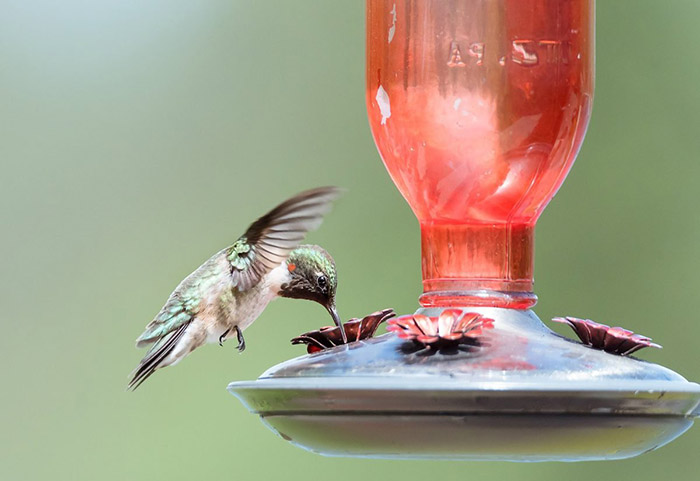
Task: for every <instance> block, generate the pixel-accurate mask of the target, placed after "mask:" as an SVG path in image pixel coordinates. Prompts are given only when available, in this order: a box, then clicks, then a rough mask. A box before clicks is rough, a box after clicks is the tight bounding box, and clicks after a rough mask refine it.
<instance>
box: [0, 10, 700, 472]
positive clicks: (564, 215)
mask: <svg viewBox="0 0 700 481" xmlns="http://www.w3.org/2000/svg"><path fill="white" fill-rule="evenodd" d="M698 18H700V3H699V2H697V1H693V0H687V1H681V0H676V1H672V2H660V1H651V0H615V1H602V2H600V3H599V5H598V24H597V25H598V26H597V58H598V60H597V91H596V101H595V109H594V114H593V118H592V121H591V125H590V129H589V132H588V136H587V140H586V142H585V143H584V146H583V150H582V152H581V155H580V157H579V159H578V161H577V163H576V164H575V166H574V168H573V170H572V172H571V174H570V175H569V177H568V180H567V181H566V183H565V184H564V186H563V188H562V189H561V191H560V193H559V194H558V195H557V197H556V198H555V200H554V202H552V204H551V205H550V207H549V208H548V209H547V210H546V211H545V213H544V215H543V217H542V219H541V221H540V224H539V228H538V233H537V271H536V274H537V293H538V295H539V296H540V299H541V301H540V303H539V305H538V308H537V311H538V313H539V314H540V316H541V317H542V318H543V319H547V318H550V317H552V316H553V315H562V314H569V315H577V316H588V317H591V318H593V319H596V320H599V321H610V322H614V323H620V324H622V325H624V326H627V327H630V328H632V329H634V330H635V331H638V332H642V333H644V334H648V335H650V336H652V337H654V338H655V340H657V341H659V342H660V343H662V344H663V345H664V347H665V349H664V350H661V351H657V350H648V351H646V352H644V353H643V356H642V357H644V358H646V359H649V360H651V361H653V362H658V363H661V364H663V365H666V366H668V367H670V368H672V369H675V370H677V371H678V372H680V373H681V374H683V375H685V376H686V377H687V378H689V379H693V380H696V381H697V380H700V363H698V360H699V356H698V349H697V346H698V336H699V335H700V326H699V325H698V322H697V316H696V311H697V310H696V306H695V302H697V301H696V300H697V297H698V296H697V293H698V290H699V289H700V278H699V277H698V276H697V272H698V270H699V269H700V256H698V254H697V246H698V244H699V243H700V212H698V209H697V206H698V200H699V199H700V192H699V190H698V178H699V176H700V163H698V162H697V157H698V152H700V132H698V127H699V126H700V89H699V88H698V85H699V84H700V81H699V79H700V49H698V45H700V29H698V28H697V19H698ZM363 76H364V5H363V2H361V1H350V0H345V1H339V0H338V1H328V0H313V1H312V0H296V1H293V2H292V1H286V0H274V1H273V0H269V1H268V0H265V1H252V0H246V1H244V0H221V1H200V2H193V1H184V0H178V1H175V0H167V1H166V0H150V1H142V0H120V1H113V0H109V1H107V0H102V1H99V2H93V1H88V0H85V1H75V0H65V1H62V2H54V1H25V0H17V1H8V0H2V1H0V101H1V104H0V126H1V130H0V132H1V135H2V141H1V142H0V162H2V164H1V165H2V169H1V170H0V172H1V175H2V188H0V199H1V201H0V211H1V214H0V222H1V229H2V231H1V232H2V235H1V236H0V252H2V268H1V269H0V292H1V293H2V299H3V302H2V308H1V312H2V314H1V315H0V318H1V319H2V328H3V335H2V336H0V348H1V350H2V383H3V389H2V396H1V397H0V416H1V418H0V419H1V420H2V423H1V425H0V426H1V427H0V429H1V432H2V434H1V435H0V443H1V446H0V453H1V454H0V459H1V460H0V479H3V480H10V479H31V480H33V479H53V480H74V479H86V480H94V479H98V480H124V479H133V480H137V479H139V480H140V479H173V480H179V479H183V480H184V479H212V480H213V479H255V477H260V478H261V479H284V480H296V479H299V480H302V479H303V480H307V479H318V478H326V477H331V478H332V479H334V480H338V481H341V480H346V479H347V480H349V479H356V478H357V477H362V478H364V479H379V478H386V477H389V479H391V477H393V476H396V475H398V473H400V476H401V477H402V479H406V480H412V479H416V480H418V479H425V478H428V477H430V478H434V479H445V480H452V479H455V480H456V479H465V478H467V479H520V480H530V479H532V480H535V479H536V480H539V481H542V480H548V479H567V480H584V479H605V478H608V477H611V476H612V473H616V474H615V477H633V478H634V479H636V480H652V479H658V478H659V477H661V476H663V477H669V476H676V477H677V478H680V479H691V478H693V477H694V475H693V474H692V473H696V474H697V471H698V470H700V460H698V457H697V452H698V449H699V448H700V427H695V428H694V429H691V430H690V431H689V432H688V433H686V434H685V435H683V436H682V437H681V438H679V439H678V440H676V441H675V442H674V443H672V444H670V445H668V446H666V447H664V448H662V449H660V450H658V451H655V452H651V453H648V454H646V455H644V456H642V457H639V458H636V459H632V460H626V461H616V462H597V463H584V464H561V463H544V464H508V463H465V462H417V461H413V462H393V461H377V460H357V459H354V460H353V459H332V458H323V457H320V456H317V455H314V454H311V453H307V452H305V451H302V450H300V449H298V448H295V447H293V446H292V445H290V444H288V443H287V442H285V441H283V440H282V439H280V438H278V437H275V436H274V435H273V434H272V433H271V432H270V431H268V430H267V429H266V428H265V427H264V426H263V425H262V423H261V422H260V421H259V420H258V419H257V418H256V417H255V416H252V415H250V414H249V413H248V412H247V411H246V410H245V409H244V407H243V406H242V405H241V404H240V403H239V402H238V401H237V400H236V399H235V398H233V397H232V396H231V395H230V394H228V393H227V392H226V390H225V387H226V385H227V383H228V382H230V381H232V380H243V379H254V378H256V377H257V376H258V375H259V374H260V373H261V372H262V371H264V370H265V369H266V368H267V367H269V366H271V365H273V364H276V363H278V362H280V361H283V360H285V359H288V358H291V357H294V356H296V355H300V354H302V353H303V349H302V348H300V347H298V346H294V347H293V346H291V345H290V344H289V342H288V339H290V338H291V337H293V336H294V335H296V334H298V333H300V332H302V331H304V330H308V329H311V328H315V327H317V326H318V325H320V324H323V323H327V322H328V318H327V315H326V314H325V313H324V312H323V310H322V309H321V308H320V307H319V306H317V305H312V304H311V303H303V302H294V301H288V300H282V301H277V302H275V303H273V304H272V305H271V306H270V308H269V309H268V310H267V311H266V312H265V314H264V315H263V317H262V319H261V320H260V321H259V322H258V323H256V324H255V325H254V326H253V327H252V328H250V329H249V330H248V331H247V333H246V339H247V341H248V350H247V351H246V352H245V354H244V355H241V356H239V355H238V353H237V352H236V350H235V348H234V347H235V346H234V344H231V343H229V344H228V345H226V346H225V347H224V348H223V349H222V348H218V347H214V346H211V347H207V348H204V349H201V350H200V351H198V352H197V353H196V354H194V355H192V356H191V357H190V358H188V359H187V361H186V362H184V363H182V364H181V365H179V366H178V367H177V368H174V369H166V370H163V371H161V372H159V373H158V374H157V375H156V376H154V377H153V378H152V379H150V380H149V382H147V383H146V384H145V385H144V386H143V387H142V388H141V389H140V390H138V391H137V392H136V393H127V392H125V391H124V388H125V384H126V380H127V375H128V373H129V372H130V371H131V369H132V368H133V367H134V366H135V365H136V363H137V362H138V360H139V359H140V356H141V355H142V354H143V353H142V352H141V351H137V350H136V349H135V348H134V346H133V341H134V339H135V338H136V336H138V334H140V332H141V330H142V328H143V326H144V325H145V324H146V323H147V322H148V321H149V320H150V319H151V318H152V317H153V315H154V314H155V313H156V312H157V311H158V309H159V308H160V307H161V305H162V304H163V302H164V301H165V299H166V298H167V296H168V294H169V293H170V292H171V290H172V289H173V287H174V286H175V285H176V284H177V282H179V280H180V279H181V278H183V277H184V276H185V275H186V274H188V273H189V272H191V271H192V270H193V269H194V268H195V267H197V266H198V265H199V264H200V263H201V262H202V261H203V260H205V259H206V258H207V257H208V256H209V255H211V254H212V253H213V252H215V251H217V250H218V249H219V248H221V247H223V246H224V245H226V244H228V243H230V242H231V241H232V240H234V239H235V238H236V237H237V236H238V235H239V234H241V233H242V231H243V229H244V228H245V227H246V226H247V224H248V222H250V221H251V220H252V219H253V218H254V217H255V216H257V215H259V214H261V213H262V212H264V211H265V210H266V209H267V208H269V207H271V206H272V205H273V204H275V203H276V202H278V201H280V200H281V199H283V198H284V197H285V196H287V195H290V194H292V193H295V192H297V191H299V190H301V189H304V188H308V187H312V186H316V185H323V184H339V185H343V186H345V187H347V188H348V189H349V192H348V194H347V195H346V196H345V197H344V198H343V199H342V200H341V201H339V202H338V203H337V206H336V208H335V211H334V213H333V215H331V216H330V217H329V218H328V219H327V221H326V222H325V223H324V226H323V228H322V229H321V230H319V231H318V232H315V233H312V234H311V235H310V237H309V240H310V241H312V242H314V243H320V244H322V245H324V246H326V247H327V248H328V249H329V251H331V252H332V253H333V254H334V256H335V258H336V261H337V263H338V266H339V271H340V272H339V275H340V279H341V289H340V298H339V308H340V312H341V315H342V316H343V317H346V318H347V317H351V316H353V315H361V314H364V313H367V312H370V311H372V310H375V309H378V308H382V307H388V306H391V307H394V308H395V309H397V310H398V311H403V312H409V311H412V310H413V309H414V307H415V306H416V297H417V295H418V294H419V291H420V282H419V279H420V277H419V276H420V266H419V237H418V229H417V223H416V221H415V220H414V218H413V215H412V213H411V212H410V210H409V208H408V207H407V205H406V204H405V203H404V201H403V200H402V198H401V197H400V196H399V194H398V192H397V191H396V189H395V188H394V187H393V184H392V183H391V182H390V180H389V177H388V175H387V174H386V173H385V171H384V168H383V166H382V165H381V162H380V160H379V157H378V154H377V153H376V151H375V148H374V145H373V142H372V139H371V136H370V133H369V129H368V126H367V122H366V119H365V106H364V91H363V89H364V78H363ZM557 330H559V332H562V333H567V331H566V328H564V329H560V328H559V327H558V326H557ZM567 335H568V333H567ZM416 435H417V436H419V435H420V433H416ZM609 473H610V474H609ZM684 473H691V474H684Z"/></svg>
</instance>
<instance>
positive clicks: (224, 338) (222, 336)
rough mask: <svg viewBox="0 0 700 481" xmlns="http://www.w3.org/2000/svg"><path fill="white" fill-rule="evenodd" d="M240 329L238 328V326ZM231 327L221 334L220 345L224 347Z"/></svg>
mask: <svg viewBox="0 0 700 481" xmlns="http://www.w3.org/2000/svg"><path fill="white" fill-rule="evenodd" d="M236 329H238V328H236ZM230 330H231V329H226V332H224V333H223V334H222V335H220V336H219V346H221V347H224V341H225V340H226V335H227V334H228V333H229V331H230Z"/></svg>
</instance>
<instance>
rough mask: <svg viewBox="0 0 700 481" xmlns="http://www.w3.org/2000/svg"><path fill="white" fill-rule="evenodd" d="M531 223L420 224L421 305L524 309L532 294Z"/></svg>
mask: <svg viewBox="0 0 700 481" xmlns="http://www.w3.org/2000/svg"><path fill="white" fill-rule="evenodd" d="M534 228H535V226H534V225H530V224H507V223H502V224H482V223H461V224H443V223H435V222H422V223H421V254H422V261H423V266H422V267H423V295H422V296H421V297H420V303H421V305H422V306H423V307H446V306H489V307H507V308H515V309H527V308H529V307H532V306H533V305H535V303H536V302H537V296H535V294H534V293H533V292H532V288H533V283H534V280H533V269H534Z"/></svg>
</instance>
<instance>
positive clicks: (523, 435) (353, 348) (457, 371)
mask: <svg viewBox="0 0 700 481" xmlns="http://www.w3.org/2000/svg"><path fill="white" fill-rule="evenodd" d="M467 310H468V311H470V312H479V313H481V314H482V315H484V316H487V317H490V318H493V319H495V324H494V329H493V330H491V331H489V333H488V334H487V335H485V336H484V337H483V342H482V343H481V345H480V346H476V347H473V348H471V349H460V350H455V351H453V352H437V353H435V352H431V351H417V350H416V349H414V348H412V344H411V343H410V342H409V343H407V342H406V341H404V340H401V339H399V338H398V337H397V336H395V335H394V334H386V335H383V336H380V337H377V338H374V339H371V340H368V341H361V342H356V343H352V344H349V345H345V346H339V347H336V348H333V349H329V350H326V351H322V352H319V353H316V354H311V355H306V356H302V357H298V358H296V359H292V360H289V361H287V362H284V363H281V364H279V365H277V366H274V367H272V368H270V369H269V370H267V371H266V372H265V373H263V375H262V376H260V378H259V379H258V380H257V381H242V382H233V383H231V384H230V385H229V386H228V390H229V391H230V392H231V393H232V394H233V395H235V396H236V397H238V398H239V399H240V400H241V402H243V404H244V405H245V406H246V407H247V408H248V409H249V410H250V411H251V412H253V413H256V414H258V415H260V417H261V419H262V420H263V422H264V423H265V424H267V425H268V426H269V427H270V428H271V429H272V430H273V431H275V432H276V433H278V434H279V435H280V436H281V437H282V438H284V439H286V440H288V441H290V442H292V443H293V444H295V445H297V446H300V447H302V448H305V449H308V450H310V451H313V452H316V453H319V454H323V455H326V456H360V457H373V458H404V459H417V458H423V459H465V460H506V461H582V460H601V459H622V458H628V457H632V456H636V455H638V454H641V453H644V452H646V451H649V450H652V449H655V448H657V447H659V446H663V445H664V444H666V443H668V442H670V441H672V440H673V439H675V438H676V437H678V436H680V435H681V434H682V433H683V432H685V431H686V430H687V429H688V428H689V427H690V426H691V425H692V424H693V419H694V417H696V416H698V415H700V407H699V405H700V385H698V384H695V383H691V382H688V381H686V380H685V379H684V378H683V377H682V376H680V375H678V374H676V373H675V372H673V371H671V370H669V369H666V368H664V367H662V366H659V365H656V364H651V363H648V362H645V361H641V360H638V359H634V358H630V357H621V356H618V355H613V354H608V353H606V352H603V351H598V350H595V349H591V348H589V347H586V346H584V345H582V344H580V343H577V342H573V341H570V340H568V339H565V338H563V337H561V336H559V335H557V334H555V333H554V332H552V331H551V330H549V329H548V328H547V327H545V326H544V324H542V322H541V321H540V320H539V319H538V318H537V316H536V315H535V314H534V313H533V312H532V311H516V310H510V309H496V308H468V309H467ZM440 311H441V309H421V310H419V312H420V313H422V314H425V315H428V316H435V315H438V314H439V312H440Z"/></svg>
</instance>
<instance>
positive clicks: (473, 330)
mask: <svg viewBox="0 0 700 481" xmlns="http://www.w3.org/2000/svg"><path fill="white" fill-rule="evenodd" d="M388 324H389V325H388V327H387V331H390V332H395V333H396V334H397V335H398V336H399V337H400V338H401V339H407V340H410V341H413V342H414V343H416V344H420V345H423V346H425V347H427V348H429V349H444V348H449V347H456V346H457V345H459V344H462V343H470V342H474V341H475V340H476V339H477V338H478V337H479V336H481V335H482V334H483V332H484V331H485V330H487V329H492V328H493V319H490V318H488V317H484V316H482V315H481V314H478V313H476V312H467V313H465V312H464V311H462V310H460V309H446V310H444V311H442V312H441V313H440V316H439V317H428V316H424V315H422V314H413V315H409V316H401V317H397V318H396V319H391V320H390V321H389V322H388Z"/></svg>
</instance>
